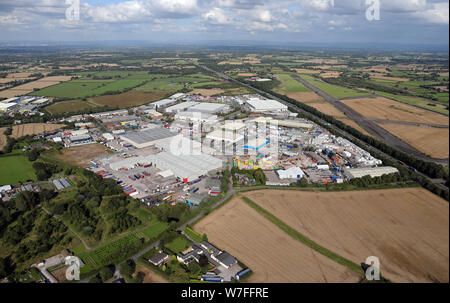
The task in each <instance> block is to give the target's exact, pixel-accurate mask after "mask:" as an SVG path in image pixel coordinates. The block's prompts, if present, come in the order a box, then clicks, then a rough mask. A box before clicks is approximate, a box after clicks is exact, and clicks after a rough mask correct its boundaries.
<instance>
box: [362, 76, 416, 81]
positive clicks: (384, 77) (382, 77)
mask: <svg viewBox="0 0 450 303" xmlns="http://www.w3.org/2000/svg"><path fill="white" fill-rule="evenodd" d="M371 78H373V79H382V80H391V81H395V82H408V81H409V79H407V78H396V77H389V76H372V77H371Z"/></svg>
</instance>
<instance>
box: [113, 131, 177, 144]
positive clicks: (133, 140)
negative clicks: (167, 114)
mask: <svg viewBox="0 0 450 303" xmlns="http://www.w3.org/2000/svg"><path fill="white" fill-rule="evenodd" d="M174 136H176V134H175V133H171V132H170V131H169V130H167V129H165V128H152V129H147V130H141V131H136V132H130V133H126V134H124V135H121V136H120V139H121V140H123V141H125V142H127V143H129V144H131V145H133V146H135V147H136V148H145V147H149V146H152V145H154V144H155V143H156V142H157V141H158V140H161V139H166V138H169V137H174Z"/></svg>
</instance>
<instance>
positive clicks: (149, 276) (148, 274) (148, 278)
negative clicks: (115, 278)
mask: <svg viewBox="0 0 450 303" xmlns="http://www.w3.org/2000/svg"><path fill="white" fill-rule="evenodd" d="M138 273H142V274H144V279H143V280H142V283H169V281H167V280H166V279H164V278H163V277H162V276H160V275H158V274H156V273H154V272H153V271H151V270H150V269H148V268H146V267H145V266H137V267H136V273H135V274H133V277H135V276H136V275H137V274H138Z"/></svg>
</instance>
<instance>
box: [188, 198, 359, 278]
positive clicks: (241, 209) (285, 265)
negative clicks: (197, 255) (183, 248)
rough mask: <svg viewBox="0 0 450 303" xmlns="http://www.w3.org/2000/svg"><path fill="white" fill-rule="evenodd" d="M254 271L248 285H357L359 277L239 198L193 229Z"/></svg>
mask: <svg viewBox="0 0 450 303" xmlns="http://www.w3.org/2000/svg"><path fill="white" fill-rule="evenodd" d="M193 229H194V230H195V231H197V232H198V233H200V234H203V233H206V234H207V235H208V240H209V241H210V242H211V243H212V244H214V245H216V246H218V247H222V248H223V249H225V250H226V251H228V252H229V253H230V254H232V255H234V256H235V257H236V258H237V259H239V260H241V261H242V262H243V263H245V264H246V265H247V266H248V267H249V268H251V269H252V271H253V274H252V276H251V277H250V279H249V281H248V282H256V283H258V282H260V283H262V282H297V283H298V282H358V281H359V280H360V278H361V277H360V276H359V275H358V274H356V273H355V272H353V271H351V270H350V269H348V268H346V267H344V266H343V265H340V264H338V263H336V262H334V261H332V260H330V259H328V258H327V257H325V256H323V255H321V254H318V253H315V252H314V250H312V249H311V248H309V247H307V246H305V245H303V244H302V243H300V242H299V241H297V240H295V239H293V238H292V237H290V236H289V235H288V234H286V233H285V232H284V231H282V230H281V229H279V228H277V227H276V226H275V225H273V224H272V223H271V222H270V221H268V220H267V219H266V218H264V217H263V216H262V215H261V214H259V213H258V212H257V211H256V210H254V209H253V208H251V207H250V206H248V205H247V204H246V203H245V202H243V201H242V199H240V198H239V197H234V198H233V199H232V200H231V201H229V202H228V203H227V204H225V205H224V206H222V207H221V208H219V209H217V210H216V211H214V212H213V213H211V214H210V215H208V216H207V217H205V218H204V219H202V220H201V221H200V222H198V223H197V224H196V225H195V226H194V228H193Z"/></svg>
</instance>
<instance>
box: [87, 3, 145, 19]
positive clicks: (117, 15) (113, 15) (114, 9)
mask: <svg viewBox="0 0 450 303" xmlns="http://www.w3.org/2000/svg"><path fill="white" fill-rule="evenodd" d="M81 15H82V16H87V17H88V18H87V19H90V20H92V21H93V22H106V23H110V22H114V23H115V22H128V23H136V22H145V21H147V22H148V21H149V18H150V17H151V16H152V13H151V12H150V10H149V7H148V6H147V5H146V4H145V3H144V2H142V1H137V0H134V1H126V2H120V3H117V4H110V5H106V6H101V7H94V6H91V5H89V4H84V5H83V9H82V14H81Z"/></svg>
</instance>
